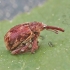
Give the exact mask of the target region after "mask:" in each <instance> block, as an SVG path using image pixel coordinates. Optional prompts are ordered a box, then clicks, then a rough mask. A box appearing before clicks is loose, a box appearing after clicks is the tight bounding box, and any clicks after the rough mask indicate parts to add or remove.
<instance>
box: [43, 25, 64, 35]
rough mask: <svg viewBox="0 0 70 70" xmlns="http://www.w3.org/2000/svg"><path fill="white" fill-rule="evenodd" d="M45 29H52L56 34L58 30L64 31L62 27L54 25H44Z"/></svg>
mask: <svg viewBox="0 0 70 70" xmlns="http://www.w3.org/2000/svg"><path fill="white" fill-rule="evenodd" d="M44 28H45V29H46V30H52V31H54V32H55V33H56V34H58V31H61V32H64V29H62V28H59V27H55V26H48V25H47V26H45V27H44Z"/></svg>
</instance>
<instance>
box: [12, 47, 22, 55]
mask: <svg viewBox="0 0 70 70" xmlns="http://www.w3.org/2000/svg"><path fill="white" fill-rule="evenodd" d="M20 50H21V47H20V48H17V49H15V50H13V51H11V54H13V55H16V54H19V53H20Z"/></svg>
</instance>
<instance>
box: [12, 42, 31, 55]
mask: <svg viewBox="0 0 70 70" xmlns="http://www.w3.org/2000/svg"><path fill="white" fill-rule="evenodd" d="M29 45H30V42H29V43H27V45H26V44H25V45H23V46H21V47H19V48H16V49H15V50H13V51H11V54H14V55H16V54H20V53H24V52H26V51H28V50H29V48H28V46H29Z"/></svg>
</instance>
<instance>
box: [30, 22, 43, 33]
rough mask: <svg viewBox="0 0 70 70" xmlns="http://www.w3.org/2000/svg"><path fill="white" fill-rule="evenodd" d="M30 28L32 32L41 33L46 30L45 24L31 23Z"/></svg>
mask: <svg viewBox="0 0 70 70" xmlns="http://www.w3.org/2000/svg"><path fill="white" fill-rule="evenodd" d="M29 27H30V29H31V31H32V32H40V31H42V30H43V29H44V27H43V24H42V23H40V22H36V21H35V22H31V23H30V24H29Z"/></svg>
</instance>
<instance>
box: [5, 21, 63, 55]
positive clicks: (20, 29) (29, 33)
mask: <svg viewBox="0 0 70 70" xmlns="http://www.w3.org/2000/svg"><path fill="white" fill-rule="evenodd" d="M44 29H46V30H53V31H54V32H55V33H56V34H58V31H62V32H64V30H63V29H62V28H58V27H55V26H48V25H45V24H43V23H41V22H36V21H34V22H27V23H23V24H19V25H16V26H14V27H12V28H11V29H10V30H9V31H8V32H7V33H6V34H5V36H4V41H5V44H6V47H7V49H8V50H9V51H11V53H12V54H20V53H24V52H28V51H30V52H31V53H34V52H35V51H36V50H37V49H38V37H39V35H40V32H41V31H43V30H44ZM30 45H31V48H30V47H29V46H30Z"/></svg>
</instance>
